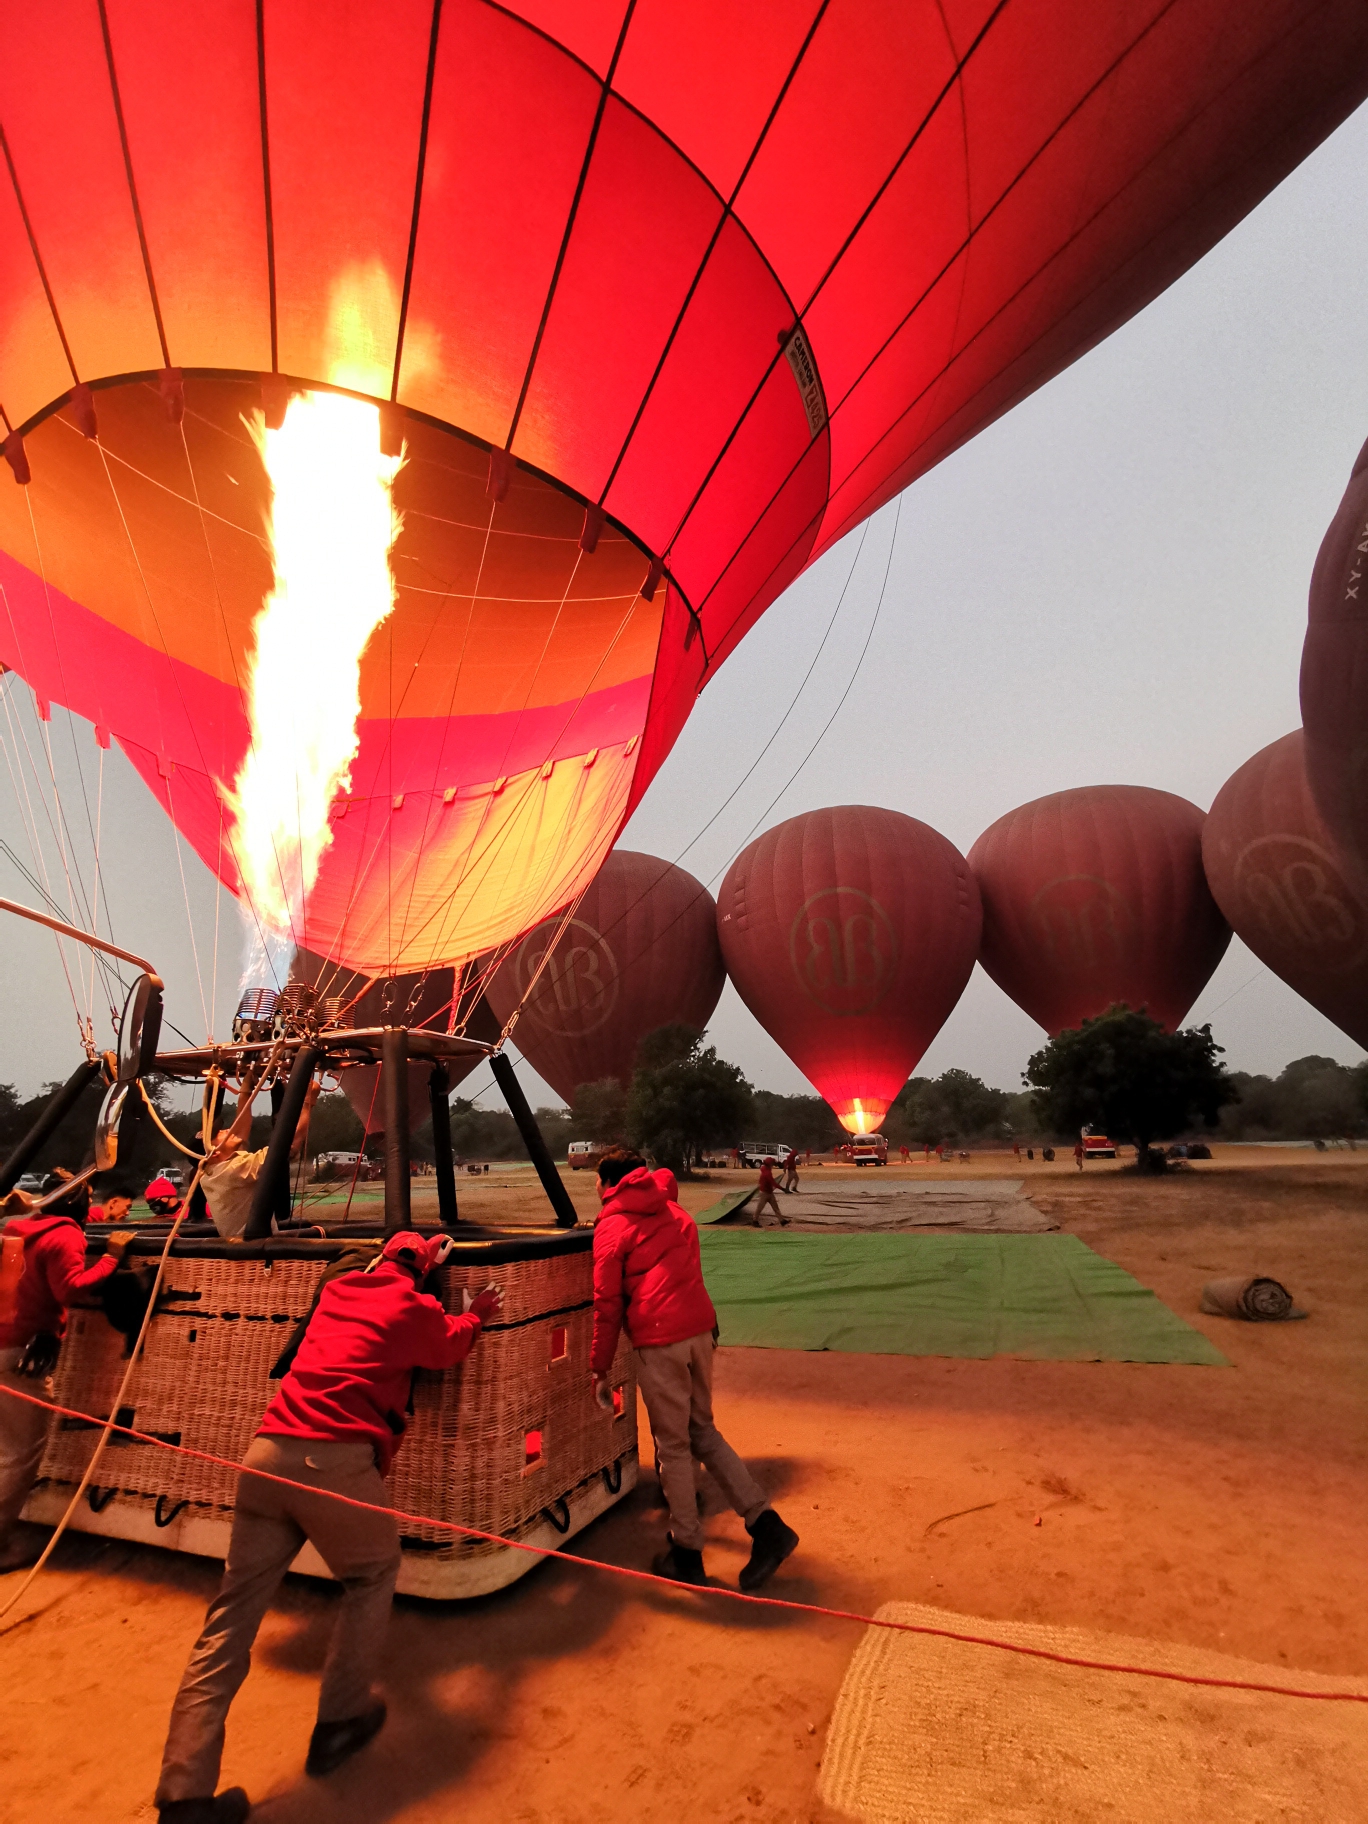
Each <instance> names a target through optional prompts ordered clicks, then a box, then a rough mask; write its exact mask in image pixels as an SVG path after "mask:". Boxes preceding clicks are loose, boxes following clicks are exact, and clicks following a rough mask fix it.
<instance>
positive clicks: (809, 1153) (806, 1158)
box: [803, 1140, 1354, 1165]
mask: <svg viewBox="0 0 1368 1824" xmlns="http://www.w3.org/2000/svg"><path fill="white" fill-rule="evenodd" d="M1349 1144H1350V1146H1352V1145H1353V1144H1354V1143H1353V1141H1352V1140H1351V1141H1350V1142H1349ZM803 1159H804V1161H805V1163H806V1164H808V1165H811V1164H812V1148H811V1147H809V1148H808V1149H807V1151H806V1152H805V1153H804V1154H803Z"/></svg>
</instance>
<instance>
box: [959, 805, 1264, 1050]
mask: <svg viewBox="0 0 1368 1824" xmlns="http://www.w3.org/2000/svg"><path fill="white" fill-rule="evenodd" d="M1202 821H1203V819H1202V813H1201V811H1199V810H1198V808H1197V806H1196V805H1195V804H1189V803H1188V801H1187V799H1186V798H1178V797H1176V796H1175V795H1174V794H1173V793H1172V792H1159V791H1153V790H1151V789H1150V788H1149V787H1147V786H1139V785H1096V786H1084V787H1081V788H1080V789H1078V790H1076V791H1069V792H1055V793H1052V794H1051V795H1050V796H1049V797H1048V798H1037V799H1034V800H1033V801H1032V802H1031V803H1030V804H1023V805H1020V806H1018V808H1017V809H1016V810H1014V811H1009V812H1008V813H1007V815H1006V816H1005V817H999V819H998V820H997V822H996V823H994V824H992V825H991V826H990V827H989V828H988V829H986V830H985V831H984V832H983V834H982V836H980V837H979V839H978V841H977V842H976V843H975V844H974V846H973V848H972V849H971V850H970V851H969V865H970V866H971V867H972V868H973V870H974V873H975V875H976V876H977V878H978V883H979V888H980V891H981V892H982V894H983V947H982V949H981V951H980V953H979V960H980V962H982V964H983V966H984V968H985V969H986V970H987V971H988V973H989V975H991V976H992V978H993V980H994V981H995V982H996V983H997V984H998V986H999V987H1000V988H1002V989H1003V990H1004V991H1005V992H1006V993H1007V994H1009V995H1010V996H1011V997H1012V999H1013V1000H1014V1001H1015V1002H1016V1004H1017V1005H1018V1007H1020V1008H1022V1009H1023V1010H1024V1011H1025V1012H1026V1013H1029V1014H1030V1016H1031V1018H1032V1019H1033V1020H1037V1021H1039V1023H1040V1024H1041V1025H1042V1026H1043V1027H1044V1028H1045V1030H1046V1031H1047V1032H1049V1033H1052V1034H1053V1033H1057V1032H1062V1031H1064V1030H1065V1029H1066V1028H1073V1027H1077V1026H1080V1025H1081V1024H1082V1023H1083V1021H1084V1020H1086V1019H1092V1018H1094V1017H1095V1016H1096V1015H1097V1014H1099V1013H1105V1011H1106V1010H1107V1008H1108V1007H1110V1006H1112V1005H1113V1004H1114V1003H1116V1002H1124V1003H1125V1004H1126V1005H1127V1006H1128V1007H1131V1008H1134V1009H1136V1010H1137V1011H1139V1010H1140V1009H1142V1008H1143V1009H1145V1010H1146V1011H1147V1012H1148V1013H1149V1014H1150V1015H1151V1017H1152V1018H1153V1019H1156V1020H1158V1021H1159V1023H1160V1024H1161V1025H1162V1026H1166V1027H1167V1028H1168V1030H1169V1031H1170V1032H1172V1031H1174V1030H1175V1029H1176V1028H1177V1027H1178V1026H1180V1025H1181V1024H1182V1021H1183V1017H1184V1015H1185V1014H1186V1013H1187V1011H1188V1009H1189V1008H1190V1007H1191V1006H1192V1003H1193V1002H1194V1001H1195V1000H1196V998H1197V996H1198V995H1199V994H1200V993H1201V991H1202V989H1203V988H1204V987H1205V986H1206V984H1207V982H1208V981H1209V980H1210V978H1211V973H1212V971H1213V970H1214V969H1215V967H1216V965H1217V963H1219V962H1220V960H1221V958H1222V957H1223V956H1224V955H1225V951H1226V946H1227V945H1228V944H1229V942H1230V928H1229V926H1228V925H1227V924H1226V921H1225V919H1224V918H1223V917H1222V916H1221V912H1220V909H1219V908H1218V907H1217V905H1216V902H1215V901H1214V900H1213V899H1212V897H1211V893H1210V890H1209V889H1208V887H1207V883H1206V876H1205V874H1204V873H1203V871H1202Z"/></svg>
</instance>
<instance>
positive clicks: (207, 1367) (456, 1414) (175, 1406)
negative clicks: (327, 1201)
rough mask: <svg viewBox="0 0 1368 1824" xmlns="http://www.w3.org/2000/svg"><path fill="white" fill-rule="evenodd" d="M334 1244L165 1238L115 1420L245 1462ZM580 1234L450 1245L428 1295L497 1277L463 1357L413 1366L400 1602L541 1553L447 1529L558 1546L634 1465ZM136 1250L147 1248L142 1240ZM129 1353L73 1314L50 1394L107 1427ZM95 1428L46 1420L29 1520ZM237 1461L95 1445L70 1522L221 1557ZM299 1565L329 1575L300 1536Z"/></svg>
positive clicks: (508, 1568) (612, 1495)
mask: <svg viewBox="0 0 1368 1824" xmlns="http://www.w3.org/2000/svg"><path fill="white" fill-rule="evenodd" d="M348 1245H355V1243H354V1242H344V1241H341V1240H339V1239H338V1238H336V1237H334V1238H332V1239H330V1240H328V1241H317V1242H305V1241H297V1240H293V1239H278V1240H275V1241H271V1242H264V1243H224V1242H217V1241H213V1242H199V1241H192V1242H178V1243H177V1244H176V1246H175V1248H174V1249H173V1250H172V1255H171V1259H170V1260H169V1262H168V1263H167V1270H166V1275H165V1278H164V1281H163V1291H164V1293H168V1292H169V1294H170V1295H171V1296H170V1298H169V1299H168V1300H167V1301H166V1302H165V1304H164V1307H163V1308H161V1309H159V1312H158V1315H157V1316H156V1317H155V1318H154V1319H153V1321H152V1323H151V1324H150V1326H149V1328H148V1334H147V1342H146V1345H145V1347H144V1353H143V1359H142V1361H141V1362H140V1363H139V1365H138V1369H137V1372H136V1373H135V1375H134V1378H133V1382H132V1386H131V1388H130V1392H129V1395H128V1396H127V1400H128V1404H127V1407H126V1408H125V1410H124V1411H122V1412H121V1413H120V1414H119V1415H118V1418H119V1422H120V1423H121V1424H125V1425H130V1426H134V1427H136V1428H137V1429H138V1430H139V1431H145V1432H150V1433H152V1434H153V1435H155V1436H158V1437H161V1438H164V1439H166V1440H167V1441H168V1442H174V1443H178V1444H184V1445H186V1446H188V1447H189V1448H191V1449H193V1450H200V1451H205V1452H207V1453H209V1454H210V1455H213V1456H217V1457H224V1458H226V1459H228V1461H229V1462H233V1463H236V1462H238V1461H240V1460H241V1458H242V1456H243V1454H244V1452H245V1451H246V1449H247V1446H248V1444H249V1443H250V1441H251V1439H252V1437H253V1435H254V1434H255V1432H256V1429H257V1426H258V1425H259V1424H260V1421H261V1416H262V1413H263V1412H264V1411H265V1409H266V1407H267V1405H268V1404H269V1403H270V1400H271V1399H272V1397H273V1395H274V1393H275V1391H276V1388H277V1386H278V1383H277V1382H274V1381H271V1380H270V1379H268V1374H269V1370H270V1368H271V1365H272V1363H273V1362H274V1361H275V1359H276V1357H277V1355H278V1354H279V1353H280V1350H281V1348H282V1347H283V1346H284V1344H285V1341H286V1339H287V1338H288V1337H289V1335H290V1330H291V1327H292V1326H293V1324H294V1323H295V1322H296V1321H297V1320H298V1319H299V1318H300V1317H301V1316H302V1315H303V1314H304V1312H305V1311H307V1310H308V1307H309V1302H310V1300H311V1298H312V1297H313V1289H314V1285H315V1283H316V1281H317V1279H318V1276H319V1274H320V1273H321V1272H322V1270H323V1268H324V1267H325V1266H326V1265H327V1263H328V1262H329V1261H330V1260H333V1259H335V1258H336V1257H337V1255H338V1254H339V1253H340V1252H342V1250H343V1248H344V1247H346V1246H348ZM591 1245H592V1233H591V1232H590V1231H588V1230H570V1231H555V1232H552V1233H536V1234H531V1235H529V1234H528V1233H527V1231H521V1232H519V1233H518V1234H517V1235H511V1234H505V1235H502V1236H491V1235H490V1234H489V1233H488V1232H487V1231H486V1232H484V1233H483V1234H482V1235H481V1236H480V1237H479V1238H478V1239H476V1238H472V1239H470V1240H465V1239H462V1241H461V1242H460V1244H459V1245H458V1248H457V1250H456V1252H455V1255H454V1256H453V1264H452V1265H450V1266H448V1267H447V1268H445V1269H444V1271H443V1289H442V1296H443V1300H444V1302H445V1303H446V1304H447V1305H448V1306H449V1307H452V1308H459V1304H460V1293H461V1291H462V1289H465V1290H468V1291H471V1292H476V1291H478V1290H479V1289H480V1288H481V1287H482V1286H485V1285H488V1284H490V1283H496V1284H498V1285H500V1286H502V1288H503V1291H504V1309H503V1313H502V1315H501V1318H500V1320H499V1322H498V1323H497V1324H492V1325H490V1326H489V1327H488V1328H487V1329H486V1330H485V1332H484V1334H483V1335H482V1336H481V1338H480V1340H479V1342H478V1343H477V1344H476V1346H475V1348H474V1349H473V1350H472V1351H471V1353H470V1355H469V1356H468V1357H467V1358H466V1360H465V1361H464V1362H463V1363H462V1364H461V1365H460V1366H459V1367H457V1368H453V1369H450V1370H448V1371H447V1372H445V1373H428V1372H422V1373H420V1374H419V1375H418V1376H417V1377H416V1384H415V1387H414V1411H413V1416H412V1418H411V1419H410V1421H409V1428H408V1431H407V1433H406V1434H405V1439H404V1443H403V1446H402V1448H401V1449H400V1452H399V1455H398V1458H397V1460H396V1462H395V1465H394V1468H393V1470H392V1472H391V1476H390V1480H389V1488H390V1491H391V1493H392V1496H393V1500H394V1505H395V1507H397V1508H400V1509H402V1510H403V1511H404V1512H406V1513H411V1514H414V1515H421V1516H423V1519H422V1520H421V1521H416V1522H403V1523H401V1532H402V1535H403V1545H404V1564H403V1569H402V1570H401V1572H400V1576H399V1588H400V1590H402V1591H405V1592H407V1593H409V1594H411V1595H419V1596H433V1597H441V1598H450V1597H457V1596H476V1595H482V1594H485V1593H486V1592H488V1591H490V1590H495V1589H500V1588H502V1587H503V1586H504V1585H505V1584H508V1583H512V1582H513V1581H514V1580H515V1579H516V1578H518V1577H520V1576H521V1575H522V1574H523V1572H525V1571H527V1570H529V1569H530V1568H531V1567H532V1565H534V1564H535V1563H536V1562H537V1559H536V1557H535V1556H534V1555H533V1554H532V1553H531V1552H527V1551H518V1550H515V1549H513V1548H511V1547H509V1546H508V1545H504V1544H497V1543H492V1542H490V1541H488V1540H481V1539H463V1538H460V1537H458V1536H457V1537H453V1535H452V1534H451V1533H449V1532H446V1531H444V1530H443V1529H442V1527H440V1526H438V1525H434V1524H431V1522H440V1521H447V1522H454V1523H456V1524H458V1525H461V1526H471V1527H477V1528H479V1529H480V1530H481V1531H483V1532H490V1533H497V1534H498V1535H499V1536H500V1538H501V1539H516V1540H519V1541H521V1542H523V1543H525V1544H528V1545H533V1546H537V1547H550V1546H554V1545H556V1544H558V1543H560V1542H561V1541H562V1540H564V1539H566V1538H568V1537H570V1535H572V1534H573V1533H575V1532H578V1531H579V1529H580V1528H581V1527H583V1526H585V1525H587V1524H588V1522H589V1521H590V1520H592V1519H593V1518H594V1517H595V1516H596V1515H597V1514H600V1513H602V1512H603V1511H604V1510H605V1509H606V1508H608V1507H610V1506H611V1505H612V1504H613V1503H614V1502H615V1501H616V1500H618V1499H619V1498H620V1497H621V1496H622V1495H623V1494H625V1493H626V1492H627V1491H628V1490H629V1489H630V1488H632V1487H633V1486H634V1484H635V1482H636V1472H637V1432H636V1386H635V1381H634V1378H633V1375H632V1368H631V1355H630V1352H629V1351H628V1350H627V1348H626V1347H625V1345H620V1346H619V1351H618V1356H617V1359H616V1361H615V1362H614V1365H613V1373H612V1376H611V1381H612V1385H613V1388H614V1395H615V1407H616V1410H615V1411H614V1412H612V1413H606V1412H604V1411H603V1410H602V1409H601V1408H600V1407H599V1406H598V1405H596V1404H595V1402H594V1400H593V1399H592V1397H591V1395H590V1391H589V1372H588V1370H589V1343H590V1336H591V1332H592V1329H593V1310H592V1278H593V1265H592V1254H591V1251H590V1250H591ZM138 1251H139V1253H149V1252H156V1251H157V1249H156V1247H155V1244H154V1242H153V1239H152V1238H151V1237H148V1238H146V1239H145V1240H140V1242H139V1244H138ZM126 1367H127V1363H126V1361H125V1359H124V1356H123V1338H122V1337H121V1336H120V1335H119V1334H118V1333H117V1332H116V1331H114V1330H112V1329H111V1328H110V1326H109V1325H108V1324H107V1323H106V1322H105V1320H104V1318H103V1316H102V1315H100V1314H99V1313H98V1312H91V1311H80V1312H73V1314H72V1317H71V1322H70V1325H69V1328H68V1334H67V1340H66V1342H65V1344H64V1345H63V1348H62V1354H61V1360H60V1363H59V1366H58V1370H57V1376H56V1382H55V1397H56V1400H57V1403H58V1404H59V1405H63V1406H69V1407H74V1408H76V1409H78V1410H79V1411H82V1412H88V1413H91V1414H94V1415H96V1416H98V1417H99V1418H101V1419H103V1418H104V1417H106V1416H107V1415H108V1414H109V1412H110V1410H111V1406H112V1403H113V1400H114V1398H115V1395H116V1394H117V1392H118V1387H119V1382H120V1380H121V1379H122V1377H123V1373H124V1370H125V1368H126ZM98 1436H99V1432H98V1430H96V1429H95V1428H94V1427H92V1426H90V1425H88V1424H83V1423H82V1422H80V1421H77V1420H70V1419H59V1420H56V1421H54V1426H53V1430H52V1431H51V1433H50V1435H49V1440H48V1448H47V1452H46V1454H45V1456H44V1459H43V1465H42V1471H41V1475H40V1480H39V1483H38V1485H37V1487H36V1488H35V1490H34V1493H33V1495H32V1497H31V1498H30V1501H29V1504H28V1507H27V1508H26V1510H25V1512H26V1514H27V1517H28V1518H29V1519H31V1520H43V1521H48V1522H51V1521H54V1520H55V1519H57V1518H58V1517H59V1516H60V1514H61V1513H62V1512H64V1511H65V1508H66V1506H67V1504H68V1502H69V1501H70V1499H71V1494H72V1491H73V1489H74V1488H75V1487H76V1485H77V1484H78V1483H79V1482H80V1480H81V1477H82V1476H83V1475H84V1473H85V1470H86V1466H87V1465H88V1463H89V1461H90V1456H91V1452H92V1450H93V1448H94V1445H95V1441H96V1439H97V1438H98ZM234 1482H235V1472H233V1471H231V1470H228V1469H224V1468H219V1467H217V1466H215V1465H213V1464H208V1463H203V1462H200V1461H198V1460H197V1459H196V1458H193V1457H187V1456H179V1455H174V1454H172V1453H171V1452H169V1451H163V1450H158V1449H157V1448H156V1447H155V1446H153V1445H149V1444H139V1443H136V1442H132V1441H129V1440H120V1439H119V1438H118V1437H117V1436H115V1437H114V1438H111V1440H110V1442H109V1444H108V1445H107V1446H106V1448H105V1452H104V1455H103V1456H102V1458H101V1460H100V1464H99V1466H98V1468H97V1470H96V1474H95V1478H94V1482H93V1484H92V1486H91V1488H90V1489H88V1490H87V1494H86V1498H85V1499H83V1500H82V1502H81V1504H80V1506H79V1508H78V1510H77V1513H76V1515H75V1516H74V1517H73V1520H72V1525H73V1526H75V1527H77V1528H79V1529H80V1530H82V1531H85V1532H96V1533H103V1534H108V1535H110V1536H113V1537H117V1538H123V1539H139V1540H144V1541H148V1542H151V1543H156V1544H160V1545H167V1546H171V1547H173V1548H175V1549H177V1550H180V1551H187V1552H195V1553H201V1554H204V1555H206V1556H210V1557H222V1556H223V1554H224V1552H225V1551H226V1549H227V1542H228V1532H229V1527H230V1524H231V1518H232V1505H233V1487H234ZM294 1568H295V1569H296V1570H301V1571H307V1572H310V1573H312V1574H316V1575H320V1576H326V1575H327V1571H326V1567H325V1566H324V1565H323V1564H322V1562H321V1560H319V1559H318V1557H317V1556H316V1554H315V1553H314V1552H313V1550H312V1548H311V1547H308V1546H306V1547H305V1549H304V1551H303V1552H302V1553H301V1554H300V1556H299V1558H298V1559H297V1560H296V1563H295V1567H294Z"/></svg>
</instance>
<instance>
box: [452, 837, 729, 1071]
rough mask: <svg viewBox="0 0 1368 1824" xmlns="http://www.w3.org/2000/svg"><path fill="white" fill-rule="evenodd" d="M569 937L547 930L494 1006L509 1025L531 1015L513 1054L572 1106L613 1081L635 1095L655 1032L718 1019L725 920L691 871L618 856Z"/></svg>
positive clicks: (493, 987) (525, 951) (523, 954)
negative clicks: (579, 1096)
mask: <svg viewBox="0 0 1368 1824" xmlns="http://www.w3.org/2000/svg"><path fill="white" fill-rule="evenodd" d="M562 927H563V920H562V919H561V918H560V917H556V918H548V919H546V920H544V921H543V922H542V923H541V924H540V925H538V926H537V927H536V928H535V930H533V931H531V932H529V933H528V935H527V936H526V937H525V938H523V940H522V942H521V943H520V944H518V945H517V946H516V947H515V949H514V950H513V951H512V953H511V954H510V956H509V957H508V959H507V960H506V961H505V962H504V963H503V964H502V965H501V966H500V967H499V969H498V970H497V971H496V972H495V974H494V976H493V978H492V980H491V981H490V983H489V987H488V989H487V996H488V1000H489V1004H490V1006H491V1007H492V1008H493V1009H494V1012H495V1014H496V1015H497V1016H498V1018H499V1020H500V1021H501V1022H502V1021H506V1020H508V1019H509V1018H510V1017H511V1016H512V1015H513V1013H514V1012H515V1011H516V1010H517V1008H518V1006H519V1004H520V1003H521V1004H523V1005H522V1012H521V1014H519V1017H518V1023H517V1025H516V1026H515V1027H514V1028H513V1033H512V1038H513V1042H514V1044H516V1045H517V1046H518V1048H519V1049H520V1050H521V1052H522V1054H523V1056H524V1057H525V1058H526V1059H527V1061H528V1063H529V1064H531V1066H532V1068H533V1069H534V1070H535V1071H537V1072H538V1073H539V1075H541V1076H543V1077H544V1078H545V1079H546V1081H547V1082H548V1083H549V1084H550V1085H551V1087H552V1088H553V1089H554V1090H555V1091H556V1092H557V1094H558V1095H561V1096H564V1098H565V1100H566V1101H567V1102H569V1101H572V1100H573V1099H574V1094H575V1091H576V1089H577V1088H578V1087H579V1085H580V1084H581V1083H593V1082H597V1081H599V1080H600V1079H602V1078H604V1077H616V1078H617V1080H618V1082H619V1083H621V1084H622V1086H623V1087H624V1089H625V1088H626V1087H627V1085H628V1084H629V1083H630V1081H631V1077H632V1072H633V1070H634V1069H635V1068H636V1053H637V1046H638V1045H639V1044H640V1043H641V1041H642V1039H644V1038H645V1036H646V1034H647V1033H648V1032H654V1031H655V1030H656V1028H657V1027H659V1026H669V1025H673V1024H675V1023H676V1022H678V1023H679V1024H681V1025H684V1026H692V1027H694V1028H695V1029H696V1030H697V1031H699V1032H701V1031H702V1030H703V1028H704V1027H705V1026H706V1025H707V1023H708V1021H709V1020H710V1019H711V1018H712V1014H713V1009H714V1008H715V1007H716V1006H717V1001H718V997H719V995H720V994H721V993H722V983H723V982H724V980H725V979H726V977H725V974H724V971H723V968H722V956H721V952H720V951H719V950H718V947H717V928H716V922H715V908H714V905H713V899H712V895H711V894H710V893H709V892H708V889H707V888H706V887H705V886H704V885H703V884H702V882H701V881H697V880H695V879H694V877H693V875H692V874H690V873H687V872H686V871H685V869H683V868H677V867H675V866H674V864H673V863H672V862H668V861H662V860H661V859H660V858H659V857H658V856H656V855H639V854H635V853H633V851H631V850H630V849H616V850H614V852H613V853H612V854H611V855H610V856H609V857H608V859H607V861H605V862H604V864H603V866H602V867H601V868H600V869H599V871H598V873H597V874H596V875H595V876H594V879H593V881H592V882H591V883H590V886H589V890H588V892H587V893H586V894H585V895H584V897H583V899H582V900H581V901H580V903H579V906H578V907H577V908H576V910H575V913H574V916H573V917H572V918H571V919H570V921H569V923H568V924H565V925H564V928H562ZM548 946H549V947H550V951H551V954H550V956H549V958H548V957H547V949H548ZM543 963H544V964H545V967H543ZM539 970H540V971H541V973H540V974H538V971H539ZM529 990H530V992H529ZM524 997H526V1000H525V1003H524Z"/></svg>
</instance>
